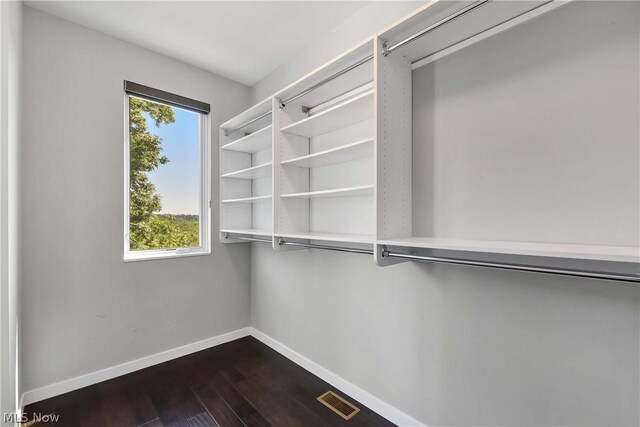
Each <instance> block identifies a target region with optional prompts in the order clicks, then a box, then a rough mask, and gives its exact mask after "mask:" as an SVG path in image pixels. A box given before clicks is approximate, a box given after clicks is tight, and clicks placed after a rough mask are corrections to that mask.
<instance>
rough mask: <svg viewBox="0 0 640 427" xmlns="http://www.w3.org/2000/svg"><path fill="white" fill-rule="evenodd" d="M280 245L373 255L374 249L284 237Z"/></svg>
mask: <svg viewBox="0 0 640 427" xmlns="http://www.w3.org/2000/svg"><path fill="white" fill-rule="evenodd" d="M278 245H279V246H285V245H287V246H298V247H301V248H310V249H323V250H327V251H337V252H349V253H353V254H365V255H373V250H371V249H356V248H343V247H340V246H328V245H316V244H313V243H298V242H289V241H287V240H284V239H283V238H282V237H280V238H279V239H278Z"/></svg>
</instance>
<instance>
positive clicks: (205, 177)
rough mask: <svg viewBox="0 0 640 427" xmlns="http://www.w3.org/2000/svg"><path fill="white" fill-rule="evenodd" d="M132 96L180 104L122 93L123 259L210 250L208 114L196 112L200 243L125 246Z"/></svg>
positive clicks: (155, 257) (189, 253)
mask: <svg viewBox="0 0 640 427" xmlns="http://www.w3.org/2000/svg"><path fill="white" fill-rule="evenodd" d="M130 97H135V98H139V99H144V100H147V101H151V102H157V103H159V104H164V105H168V106H170V107H173V108H180V107H177V106H175V105H170V104H167V103H164V102H162V101H158V100H156V99H148V98H145V97H142V96H138V95H134V94H130V93H126V92H125V94H124V106H125V108H124V112H125V114H124V134H125V135H124V141H125V144H124V257H123V260H124V261H125V262H130V261H145V260H157V259H168V258H182V257H189V256H202V255H210V254H211V232H210V230H211V155H210V153H211V132H210V129H211V122H210V120H211V119H210V117H209V116H210V114H204V113H200V112H197V111H196V113H197V114H198V115H199V117H200V120H199V124H200V221H199V222H200V224H199V225H200V236H199V240H200V246H198V247H193V248H167V249H150V250H140V251H132V250H130V248H129V200H130V194H129V189H130V185H129V166H130V163H129V162H130V159H129V154H130V153H129V145H130V144H129V138H130V135H129V99H130Z"/></svg>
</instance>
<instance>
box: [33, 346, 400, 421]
mask: <svg viewBox="0 0 640 427" xmlns="http://www.w3.org/2000/svg"><path fill="white" fill-rule="evenodd" d="M328 390H334V391H335V392H336V393H337V394H339V395H340V396H342V397H344V398H345V399H346V400H348V401H350V402H351V403H353V404H354V405H355V406H357V407H358V408H360V409H361V411H360V412H359V413H358V414H356V415H355V416H354V417H353V418H352V419H351V420H349V421H345V420H343V419H342V418H340V417H339V416H338V415H337V414H335V413H334V412H332V411H331V410H330V409H329V408H327V407H325V406H324V405H322V404H321V403H320V402H318V401H317V397H318V396H320V395H321V394H322V393H324V392H326V391H328ZM25 412H26V414H28V415H29V417H31V416H32V414H33V413H42V414H57V415H59V416H60V420H59V422H58V423H56V424H55V425H56V426H70V427H76V426H77V427H85V426H86V427H101V426H118V427H119V426H132V427H137V426H144V427H177V426H180V427H227V426H229V427H253V426H257V427H260V426H265V427H266V426H274V427H279V426H295V427H297V426H304V427H307V426H309V427H314V426H347V425H350V426H392V425H393V424H392V423H390V422H389V421H387V420H386V419H384V418H382V417H381V416H379V415H377V414H376V413H374V412H372V411H371V410H369V409H368V408H366V407H364V406H363V405H361V404H360V403H359V402H356V401H354V400H353V399H351V398H350V397H349V396H347V395H345V394H344V393H342V392H340V391H339V390H336V389H335V388H333V387H331V386H330V385H329V384H327V383H326V382H324V381H322V380H321V379H320V378H318V377H316V376H315V375H313V374H311V373H310V372H308V371H306V370H304V369H302V368H301V367H299V366H298V365H296V364H294V363H293V362H291V361H290V360H288V359H287V358H285V357H284V356H282V355H280V354H279V353H277V352H275V351H274V350H272V349H271V348H269V347H267V346H266V345H264V344H262V343H261V342H259V341H258V340H256V339H255V338H252V337H246V338H242V339H239V340H236V341H232V342H230V343H227V344H223V345H220V346H217V347H214V348H211V349H208V350H204V351H201V352H198V353H194V354H191V355H188V356H185V357H181V358H179V359H175V360H172V361H169V362H166V363H162V364H160V365H156V366H152V367H150V368H147V369H143V370H141V371H137V372H133V373H131V374H128V375H124V376H122V377H118V378H115V379H112V380H109V381H105V382H102V383H99V384H96V385H93V386H90V387H86V388H83V389H80V390H76V391H73V392H71V393H67V394H64V395H61V396H57V397H54V398H51V399H48V400H44V401H42V402H37V403H34V404H32V405H29V406H27V407H26V408H25ZM24 425H29V427H31V426H35V425H51V424H44V423H43V424H39V423H27V424H24Z"/></svg>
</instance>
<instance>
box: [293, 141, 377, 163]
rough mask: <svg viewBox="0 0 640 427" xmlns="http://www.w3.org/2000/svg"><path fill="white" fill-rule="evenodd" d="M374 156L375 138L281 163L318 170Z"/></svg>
mask: <svg viewBox="0 0 640 427" xmlns="http://www.w3.org/2000/svg"><path fill="white" fill-rule="evenodd" d="M372 156H373V138H368V139H364V140H362V141H357V142H352V143H350V144H345V145H341V146H339V147H336V148H332V149H330V150H324V151H319V152H317V153H313V154H309V155H306V156H301V157H296V158H294V159H289V160H285V161H283V162H281V164H283V165H287V166H297V167H303V168H316V167H321V166H328V165H335V164H338V163H344V162H348V161H350V160H356V159H362V158H366V157H372Z"/></svg>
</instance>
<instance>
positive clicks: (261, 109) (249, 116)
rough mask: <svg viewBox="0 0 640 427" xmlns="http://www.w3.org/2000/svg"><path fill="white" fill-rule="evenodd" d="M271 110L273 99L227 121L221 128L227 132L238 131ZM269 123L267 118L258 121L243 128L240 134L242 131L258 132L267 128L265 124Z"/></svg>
mask: <svg viewBox="0 0 640 427" xmlns="http://www.w3.org/2000/svg"><path fill="white" fill-rule="evenodd" d="M270 110H271V97H269V98H267V99H264V100H262V101H260V102H259V103H257V104H256V105H254V106H253V107H251V108H249V109H247V110H245V111H243V112H242V113H240V114H238V115H237V116H235V117H233V118H232V119H229V120H227V121H226V122H224V123H223V124H221V125H220V128H222V129H227V130H233V129H237V128H238V126H241V125H243V124H244V123H247V122H249V121H251V120H253V119H255V118H256V117H259V116H261V115H263V114H264V113H266V112H267V111H270ZM268 117H270V116H268ZM267 122H268V119H267V118H266V117H265V118H264V119H261V120H258V121H257V122H255V123H252V124H251V125H249V126H246V127H243V128H242V129H240V130H239V131H238V132H242V131H244V132H256V131H258V130H260V129H261V128H263V127H264V126H265V123H267Z"/></svg>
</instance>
